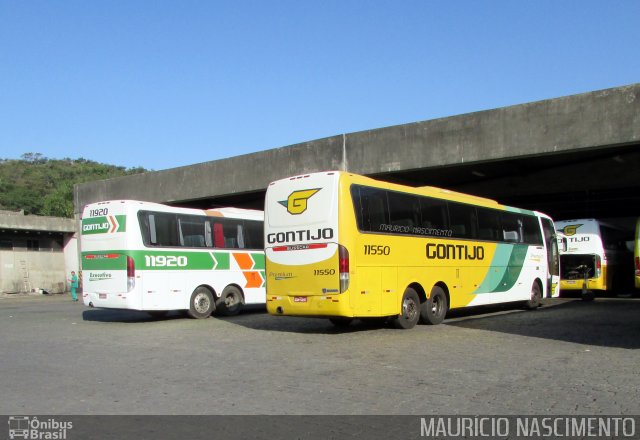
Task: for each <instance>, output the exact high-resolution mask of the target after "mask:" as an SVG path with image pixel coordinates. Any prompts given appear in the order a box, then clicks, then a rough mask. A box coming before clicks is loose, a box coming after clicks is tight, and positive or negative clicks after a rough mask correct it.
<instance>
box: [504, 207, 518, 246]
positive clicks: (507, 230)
mask: <svg viewBox="0 0 640 440" xmlns="http://www.w3.org/2000/svg"><path fill="white" fill-rule="evenodd" d="M501 220H502V237H501V238H502V240H504V241H506V242H509V243H521V242H522V220H521V218H520V216H519V215H518V214H514V213H512V212H503V213H502V215H501Z"/></svg>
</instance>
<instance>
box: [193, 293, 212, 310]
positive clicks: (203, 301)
mask: <svg viewBox="0 0 640 440" xmlns="http://www.w3.org/2000/svg"><path fill="white" fill-rule="evenodd" d="M210 306H211V301H209V296H208V295H207V294H206V293H202V292H200V293H198V294H197V295H196V297H195V298H194V299H193V308H194V309H196V312H198V313H205V312H206V311H207V310H209V307H210Z"/></svg>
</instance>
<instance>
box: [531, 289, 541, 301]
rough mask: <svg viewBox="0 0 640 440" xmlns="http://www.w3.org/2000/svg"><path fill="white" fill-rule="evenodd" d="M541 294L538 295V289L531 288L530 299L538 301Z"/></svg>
mask: <svg viewBox="0 0 640 440" xmlns="http://www.w3.org/2000/svg"><path fill="white" fill-rule="evenodd" d="M541 296H542V295H540V292H539V291H538V289H533V291H532V292H531V301H533V302H538V301H540V297H541Z"/></svg>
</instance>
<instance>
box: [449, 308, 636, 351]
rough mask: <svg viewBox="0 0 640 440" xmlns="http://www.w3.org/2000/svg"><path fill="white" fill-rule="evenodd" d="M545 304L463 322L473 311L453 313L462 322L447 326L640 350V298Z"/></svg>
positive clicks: (456, 321)
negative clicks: (538, 307) (530, 308)
mask: <svg viewBox="0 0 640 440" xmlns="http://www.w3.org/2000/svg"><path fill="white" fill-rule="evenodd" d="M546 301H547V303H548V306H545V307H542V308H540V309H538V310H535V311H531V312H526V313H504V314H498V315H492V316H476V317H473V319H464V318H465V317H468V316H471V315H470V314H471V311H460V312H451V313H450V315H449V316H448V318H462V319H453V320H451V321H449V319H448V320H447V321H449V322H447V321H445V324H446V325H448V326H454V327H460V328H468V329H477V330H487V331H493V332H501V333H508V334H514V335H521V336H529V337H534V338H543V339H553V340H558V341H565V342H572V343H576V344H584V345H592V346H601V347H615V348H626V349H637V348H640V299H634V298H597V299H596V300H595V301H590V302H588V301H581V300H570V301H567V300H555V299H554V300H546ZM467 313H469V314H467Z"/></svg>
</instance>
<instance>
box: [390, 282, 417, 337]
mask: <svg viewBox="0 0 640 440" xmlns="http://www.w3.org/2000/svg"><path fill="white" fill-rule="evenodd" d="M419 318H420V297H419V296H418V293H417V292H416V291H415V290H413V289H412V288H411V287H408V288H407V290H405V291H404V295H402V304H401V305H400V314H399V315H398V316H396V317H395V318H394V319H393V325H394V326H395V327H396V328H400V329H410V328H413V327H414V326H415V325H416V324H417V323H418V319H419Z"/></svg>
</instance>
